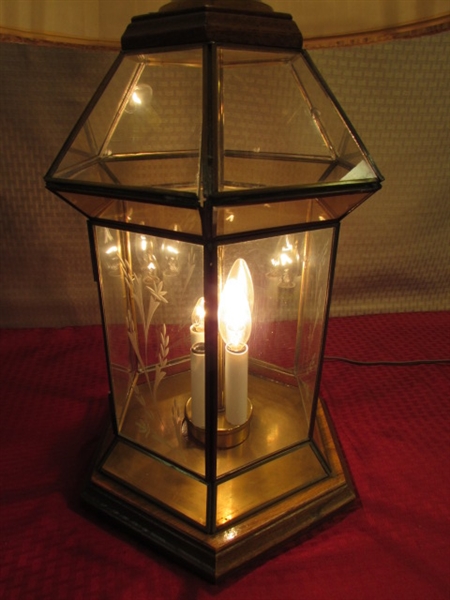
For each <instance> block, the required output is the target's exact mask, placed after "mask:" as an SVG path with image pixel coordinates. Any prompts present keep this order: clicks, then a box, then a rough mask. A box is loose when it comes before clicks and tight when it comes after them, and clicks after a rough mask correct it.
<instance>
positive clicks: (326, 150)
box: [219, 48, 377, 191]
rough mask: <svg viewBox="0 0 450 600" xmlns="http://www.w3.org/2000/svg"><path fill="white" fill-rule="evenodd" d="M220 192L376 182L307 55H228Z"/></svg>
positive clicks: (224, 52)
mask: <svg viewBox="0 0 450 600" xmlns="http://www.w3.org/2000/svg"><path fill="white" fill-rule="evenodd" d="M219 70H220V72H221V87H220V91H221V96H220V102H221V115H220V135H219V153H220V156H221V161H220V178H219V191H230V190H236V189H251V188H259V187H278V186H302V185H311V184H320V183H321V182H337V181H340V180H342V179H344V178H345V179H346V180H347V181H361V180H364V181H367V180H376V179H377V175H376V174H375V172H374V170H373V168H372V166H371V164H370V161H369V159H368V157H367V156H366V155H365V153H364V151H363V150H362V148H361V147H360V145H359V144H358V142H357V140H356V138H355V136H354V135H353V133H352V132H351V131H350V129H349V128H348V126H347V124H346V121H345V119H344V118H343V115H342V114H341V113H340V109H339V108H338V107H337V106H336V105H335V103H334V101H333V100H332V98H331V97H330V95H329V94H328V92H327V91H326V89H325V88H324V87H323V86H322V83H321V82H320V80H319V78H318V77H317V76H316V74H315V72H314V71H313V69H312V67H311V65H310V64H309V63H308V61H307V60H306V59H305V57H304V56H303V55H302V53H300V52H297V53H296V52H279V53H277V52H273V51H269V52H265V51H263V50H262V51H261V52H256V51H254V50H238V49H229V48H222V49H221V50H220V52H219Z"/></svg>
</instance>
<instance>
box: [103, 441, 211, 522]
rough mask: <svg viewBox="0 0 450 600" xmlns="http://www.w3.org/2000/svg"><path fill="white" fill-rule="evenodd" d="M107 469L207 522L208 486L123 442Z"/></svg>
mask: <svg viewBox="0 0 450 600" xmlns="http://www.w3.org/2000/svg"><path fill="white" fill-rule="evenodd" d="M103 470H104V471H106V473H109V474H110V475H112V476H113V477H114V478H115V479H118V480H119V481H121V482H122V483H125V485H127V486H128V487H131V488H132V489H134V490H137V491H138V492H139V493H141V494H144V495H145V496H147V497H149V498H151V499H153V500H156V501H157V502H159V503H162V504H165V505H166V506H169V507H170V508H171V509H172V510H175V511H177V512H179V513H181V514H182V515H184V516H186V517H187V518H189V519H191V520H193V521H195V522H196V523H198V524H200V525H206V485H205V484H204V483H202V482H201V481H198V480H196V479H194V478H193V477H190V476H189V475H187V474H186V473H182V472H181V471H179V470H178V469H175V468H173V467H172V466H170V465H168V464H165V463H163V462H161V461H158V460H155V459H154V458H152V457H151V456H148V455H146V454H144V453H143V452H141V451H140V450H138V449H136V448H133V447H131V446H129V445H127V444H125V443H123V442H121V441H119V442H118V443H117V444H116V445H115V447H114V449H113V451H112V452H111V453H110V455H109V456H108V457H107V459H106V461H105V462H104V464H103Z"/></svg>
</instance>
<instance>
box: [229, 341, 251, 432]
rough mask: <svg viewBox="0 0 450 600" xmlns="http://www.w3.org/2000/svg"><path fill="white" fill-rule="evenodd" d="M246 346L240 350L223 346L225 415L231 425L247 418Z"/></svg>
mask: <svg viewBox="0 0 450 600" xmlns="http://www.w3.org/2000/svg"><path fill="white" fill-rule="evenodd" d="M247 394H248V346H247V345H245V347H244V349H243V350H242V351H241V352H233V351H232V350H229V348H228V347H227V346H226V347H225V416H226V419H227V421H228V422H229V423H230V424H231V425H242V424H243V423H245V421H246V420H247Z"/></svg>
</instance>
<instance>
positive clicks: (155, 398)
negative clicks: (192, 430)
mask: <svg viewBox="0 0 450 600" xmlns="http://www.w3.org/2000/svg"><path fill="white" fill-rule="evenodd" d="M95 232H96V243H97V260H98V264H99V271H100V281H101V289H102V303H103V314H104V322H105V328H106V335H107V344H108V354H109V363H110V371H111V380H112V387H113V390H112V391H113V400H114V405H115V413H116V419H117V428H118V430H119V433H120V435H121V436H123V437H125V438H128V439H129V440H130V441H132V442H133V443H135V444H138V445H140V446H141V447H142V448H145V449H146V450H148V451H151V452H153V453H155V454H156V455H158V456H161V457H163V458H164V459H165V461H166V462H169V463H171V464H173V465H177V466H178V467H183V468H185V469H186V470H188V471H190V472H195V473H197V474H199V475H204V469H205V467H204V451H203V448H202V447H200V446H199V445H197V444H195V443H194V442H193V441H192V440H190V439H189V438H188V437H187V436H186V435H185V433H186V432H185V431H184V429H183V421H184V412H185V405H186V402H187V401H188V399H189V398H190V396H191V373H190V370H191V360H190V348H191V345H192V333H191V330H190V328H191V319H192V310H193V307H194V306H195V304H196V302H197V300H198V299H199V297H201V296H202V295H203V251H202V247H201V246H198V245H195V244H189V243H184V242H180V241H174V240H168V239H164V238H161V237H156V236H149V235H143V234H140V233H133V232H124V231H122V232H120V231H116V230H114V229H111V228H104V227H96V228H95Z"/></svg>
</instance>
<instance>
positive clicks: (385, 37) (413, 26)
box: [303, 14, 450, 50]
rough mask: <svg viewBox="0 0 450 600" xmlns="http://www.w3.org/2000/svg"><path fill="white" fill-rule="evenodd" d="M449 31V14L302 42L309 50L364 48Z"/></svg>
mask: <svg viewBox="0 0 450 600" xmlns="http://www.w3.org/2000/svg"><path fill="white" fill-rule="evenodd" d="M444 31H450V14H448V15H444V16H443V17H437V18H435V19H427V20H426V21H419V22H417V23H410V24H408V25H399V26H398V27H387V28H386V29H379V30H376V31H366V32H360V33H351V34H345V35H335V36H330V37H317V38H309V39H305V40H304V43H303V45H304V47H305V48H307V49H311V50H313V49H314V50H316V49H319V48H336V47H345V46H347V47H348V46H364V45H366V44H378V43H381V42H390V41H392V40H399V39H408V38H413V37H420V36H422V35H433V34H435V33H442V32H444Z"/></svg>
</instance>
